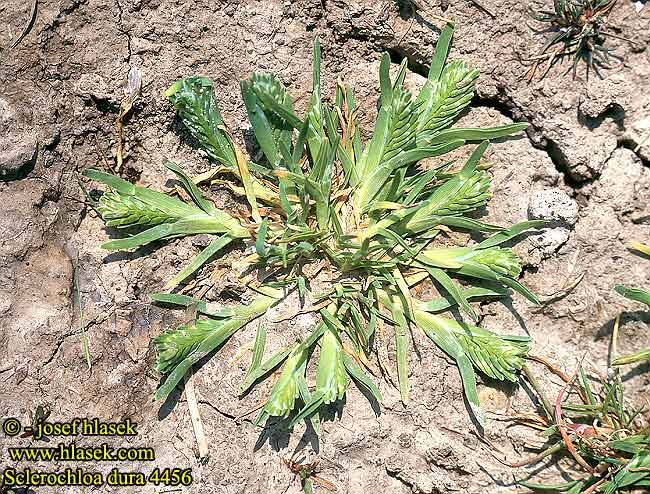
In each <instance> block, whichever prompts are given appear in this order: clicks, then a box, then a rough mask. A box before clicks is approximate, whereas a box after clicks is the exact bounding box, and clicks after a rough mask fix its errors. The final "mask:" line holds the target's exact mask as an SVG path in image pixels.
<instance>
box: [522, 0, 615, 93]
mask: <svg viewBox="0 0 650 494" xmlns="http://www.w3.org/2000/svg"><path fill="white" fill-rule="evenodd" d="M616 1H617V0H554V2H553V7H554V8H553V11H546V10H542V11H540V12H537V13H534V14H533V18H534V19H535V20H537V21H540V22H544V23H547V24H550V30H551V31H552V32H553V34H552V35H551V37H550V38H549V39H548V40H547V41H546V43H545V44H544V47H543V48H542V50H541V51H540V53H539V54H538V55H536V56H535V57H533V59H532V61H533V63H532V65H531V67H530V69H529V70H528V74H527V80H528V82H531V81H532V80H533V78H534V77H535V74H536V72H537V69H538V68H539V66H540V64H543V63H544V62H546V68H545V69H544V72H543V73H542V75H541V78H542V79H543V78H544V77H545V76H546V74H548V72H549V70H550V69H551V67H553V65H554V64H555V62H557V61H561V60H563V59H566V58H571V59H572V60H573V61H572V64H571V66H570V67H569V70H568V71H572V73H573V78H574V79H575V77H576V74H577V68H578V64H579V62H580V61H584V62H585V63H586V65H587V79H588V78H589V71H590V70H593V71H595V72H596V74H597V75H598V76H599V77H602V76H601V74H600V72H599V68H609V62H610V57H615V56H614V55H613V54H612V51H611V50H610V49H609V48H607V47H605V40H606V39H607V37H613V38H620V37H619V36H616V35H615V34H612V33H610V32H608V31H607V29H606V28H607V20H608V17H609V15H610V13H611V12H612V9H613V8H614V5H615V4H616ZM568 71H567V72H568Z"/></svg>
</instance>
